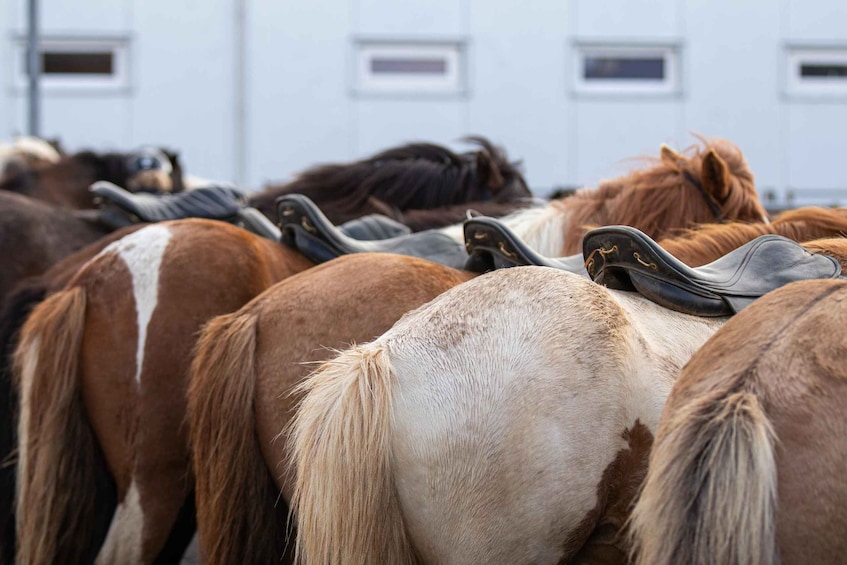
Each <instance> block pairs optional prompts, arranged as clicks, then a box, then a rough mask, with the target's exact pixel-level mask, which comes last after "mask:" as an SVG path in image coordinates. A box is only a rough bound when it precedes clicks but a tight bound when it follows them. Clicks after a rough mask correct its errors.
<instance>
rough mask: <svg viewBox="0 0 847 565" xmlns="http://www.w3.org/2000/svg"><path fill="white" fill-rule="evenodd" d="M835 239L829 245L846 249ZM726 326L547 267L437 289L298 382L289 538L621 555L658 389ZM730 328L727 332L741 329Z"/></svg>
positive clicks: (494, 554) (448, 556) (421, 551)
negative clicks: (293, 531)
mask: <svg viewBox="0 0 847 565" xmlns="http://www.w3.org/2000/svg"><path fill="white" fill-rule="evenodd" d="M838 243H839V245H838V249H831V250H830V251H831V252H832V253H839V252H843V251H845V250H847V246H844V245H843V240H841V241H839V242H838ZM839 259H840V260H841V262H842V264H843V263H844V260H845V259H847V256H841V257H839ZM292 280H293V279H292ZM283 284H285V283H283ZM302 298H303V297H301V299H302ZM262 313H263V314H264V312H262ZM259 321H260V322H261V318H260V320H259ZM722 323H723V320H721V319H714V318H708V319H707V318H695V317H691V316H686V315H683V314H679V313H676V312H673V311H670V310H667V309H664V308H661V307H659V306H658V305H656V304H653V303H652V302H649V301H646V300H645V299H643V298H642V297H640V296H638V295H636V294H634V293H625V292H619V291H612V290H608V289H606V288H604V287H601V286H599V285H596V284H593V283H591V282H589V281H586V280H585V279H584V278H580V277H578V276H574V275H571V274H570V273H563V272H560V271H555V270H552V269H538V268H535V269H533V268H516V269H504V270H500V271H495V272H492V273H489V274H488V275H485V276H482V277H479V278H477V279H474V280H472V281H469V282H467V283H465V284H462V285H459V286H458V287H455V288H453V289H451V290H449V291H447V292H445V293H444V294H442V295H440V296H439V297H437V298H436V299H435V300H433V301H431V302H430V303H429V304H427V305H425V306H423V307H421V308H419V309H418V310H415V311H413V312H411V313H409V314H407V315H405V316H404V317H403V318H402V319H401V320H400V321H399V322H398V323H397V324H395V325H394V326H393V327H392V328H391V330H389V331H388V332H386V333H384V334H383V335H382V336H380V337H379V338H378V339H377V340H376V341H374V342H372V343H370V344H366V345H364V346H361V347H353V348H352V349H350V350H349V351H346V352H344V353H342V354H341V355H339V356H338V357H337V358H336V359H333V360H332V361H330V362H328V363H326V364H325V365H324V366H323V367H322V368H321V369H320V370H319V371H318V372H316V373H315V374H314V375H313V376H312V377H311V378H310V379H309V380H308V381H307V382H306V383H305V386H301V387H298V389H295V392H296V393H298V394H303V393H305V394H306V396H305V398H304V399H303V400H302V402H301V403H300V404H299V406H298V409H297V414H296V417H295V421H294V425H293V427H292V447H291V449H293V451H292V455H293V458H294V462H295V463H296V481H297V482H296V489H295V491H294V495H293V497H294V498H293V500H294V509H293V510H294V513H295V515H296V517H297V523H298V532H297V551H298V553H300V555H301V556H305V558H306V560H307V561H308V562H319V563H348V562H350V563H365V562H374V563H382V562H388V563H412V562H423V563H443V562H451V563H482V562H508V563H516V562H521V563H523V562H534V563H557V562H558V563H561V562H592V563H625V562H626V560H627V552H628V547H627V546H626V544H625V540H624V539H623V538H622V536H621V535H620V531H621V528H622V527H623V525H624V523H625V522H626V520H627V517H628V513H629V508H630V505H631V503H632V501H633V498H634V495H635V493H636V492H637V490H638V487H639V484H640V482H641V479H642V477H643V475H644V473H645V472H646V463H647V456H648V453H649V448H650V444H651V442H652V434H653V432H654V430H655V427H656V424H657V422H658V419H659V411H660V410H661V406H662V403H663V401H664V399H665V397H666V396H667V394H668V392H669V391H670V388H671V386H672V383H673V381H674V380H675V378H676V375H677V372H678V371H679V369H680V368H681V366H682V365H683V364H684V363H685V362H686V361H687V359H688V358H690V356H691V355H693V353H694V352H695V351H696V349H697V348H698V347H699V346H700V345H702V343H704V342H705V341H706V339H707V338H708V337H709V336H710V335H711V334H712V333H714V331H715V330H717V329H718V328H719V327H720V326H721V325H722ZM759 323H760V324H761V323H764V322H763V321H762V320H760V322H759ZM808 331H809V330H808V329H807V332H808ZM252 334H253V335H255V336H256V337H255V338H254V339H255V341H256V343H257V347H258V348H260V349H261V350H263V351H272V350H273V348H274V347H275V346H276V347H278V346H280V345H281V344H282V343H285V341H286V338H288V337H289V336H290V335H291V332H289V333H288V334H285V335H283V336H282V339H280V340H279V341H275V343H273V344H263V341H264V340H267V339H268V338H266V337H264V336H263V335H262V333H261V332H260V331H259V330H258V328H255V327H254V328H252ZM278 335H279V334H277V336H278ZM275 337H276V336H275ZM235 338H236V339H240V336H239V335H236V336H235ZM734 338H735V341H734V342H732V341H729V342H728V343H729V344H730V345H728V347H731V344H732V343H736V344H737V343H738V341H739V340H743V339H744V336H743V334H738V335H735V336H734ZM271 339H273V338H271ZM240 344H241V347H242V349H243V350H247V351H249V350H250V349H251V344H250V343H249V341H248V342H247V343H245V342H244V341H243V339H242V340H240ZM218 347H222V346H221V344H218ZM274 354H277V353H276V352H274ZM277 355H278V354H277ZM218 359H219V360H220V361H221V362H226V363H228V364H234V361H233V360H230V359H227V358H226V356H225V354H219V355H218ZM276 360H277V362H280V359H279V358H277V359H276ZM265 361H266V360H264V359H259V358H257V359H253V360H249V361H248V364H247V368H257V369H258V368H260V367H262V365H263V363H264V362H265ZM278 392H279V391H277V393H278ZM694 428H695V430H699V428H698V427H697V426H696V425H695V426H694ZM696 434H697V431H695V432H694V435H695V436H696ZM689 441H692V440H689ZM746 476H749V475H744V474H743V473H741V474H740V477H746ZM740 477H739V482H729V483H727V482H726V481H723V482H721V483H720V484H724V485H729V484H731V485H732V486H733V487H735V486H736V485H737V484H740ZM700 480H702V479H694V481H693V482H694V483H696V482H698V481H700ZM745 482H746V480H745ZM198 485H199V480H198ZM659 488H661V489H667V486H666V485H662V484H660V485H659ZM283 492H284V493H286V490H285V489H284V490H283ZM687 492H689V491H681V492H680V493H678V494H679V500H680V502H679V504H678V506H680V507H684V506H685V505H686V504H687V503H688V501H689V500H690V497H689V496H688V494H687ZM215 494H216V495H220V494H221V493H215ZM824 496H825V495H824ZM201 497H202V493H200V492H199V490H198V501H199V499H200V498H201ZM729 498H732V497H727V500H728V499H729ZM745 503H746V501H739V500H738V499H737V498H735V499H732V501H731V502H730V504H731V505H732V506H733V507H734V508H739V507H741V506H743V505H744V504H745ZM711 515H713V516H714V518H715V520H717V521H720V520H722V515H721V514H720V513H716V512H714V511H713V512H712V513H711ZM675 519H676V520H684V519H685V517H684V516H679V515H677V516H675ZM678 524H679V522H674V525H678ZM668 527H669V528H670V527H673V526H672V525H671V524H670V523H668ZM721 531H724V530H721ZM201 532H202V527H201ZM660 532H661V530H651V533H652V534H653V535H654V536H657V537H659V538H660V539H661V535H663V532H662V533H661V534H660ZM738 533H739V535H742V536H744V535H748V534H749V531H748V530H743V531H739V532H738ZM715 539H716V540H719V541H722V539H719V538H718V536H716V537H715ZM839 541H840V540H839ZM658 543H661V541H659V542H658ZM683 543H684V542H683ZM673 557H677V556H673ZM646 562H650V563H652V562H653V561H650V560H647V561H645V563H646ZM668 562H674V563H676V562H684V563H688V562H690V561H688V560H683V561H676V560H674V559H671V560H670V561H668ZM711 562H721V563H723V562H725V561H723V560H717V561H711ZM740 562H744V563H750V562H757V561H749V560H745V561H740Z"/></svg>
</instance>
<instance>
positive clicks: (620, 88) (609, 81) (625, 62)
mask: <svg viewBox="0 0 847 565" xmlns="http://www.w3.org/2000/svg"><path fill="white" fill-rule="evenodd" d="M678 59H679V58H678V53H677V48H676V47H675V46H674V45H665V46H655V47H654V46H645V45H601V44H584V45H577V46H576V48H575V49H574V70H575V72H574V91H575V92H577V93H591V94H595V93H597V94H651V93H653V94H662V93H673V92H677V91H678V90H679V84H678V74H679V73H678V69H677V67H678Z"/></svg>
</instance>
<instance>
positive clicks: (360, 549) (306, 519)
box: [290, 344, 415, 564]
mask: <svg viewBox="0 0 847 565" xmlns="http://www.w3.org/2000/svg"><path fill="white" fill-rule="evenodd" d="M394 380H395V379H394V371H393V369H392V367H391V364H390V361H389V358H388V352H387V351H386V350H385V349H384V348H382V347H380V346H379V345H374V344H371V345H367V346H364V347H353V348H352V349H350V350H348V351H346V352H344V353H341V354H340V355H339V356H338V357H337V358H336V359H334V360H332V361H329V362H327V363H325V364H324V365H323V366H322V367H321V368H320V369H319V370H318V371H317V372H316V373H315V374H314V375H312V376H311V377H310V378H309V379H307V380H306V381H305V382H304V383H303V384H301V385H300V387H298V391H299V392H303V393H306V396H305V398H304V399H303V401H302V403H301V405H300V408H299V409H298V411H297V415H296V416H295V418H294V421H293V424H292V430H291V438H290V441H291V444H290V445H291V451H292V453H293V457H294V460H295V462H296V469H297V483H296V489H295V493H294V500H293V502H292V508H293V510H294V513H295V515H296V517H297V557H298V559H299V560H300V561H303V560H305V561H307V562H309V563H354V564H364V563H395V564H403V563H414V562H415V557H414V551H413V548H412V547H411V545H410V542H409V540H408V538H407V536H406V532H405V528H404V525H403V517H402V514H401V511H400V505H399V501H398V500H397V496H396V491H395V486H394V481H393V478H392V476H391V437H390V436H391V411H392V406H391V405H392V403H391V397H392V385H393V383H394Z"/></svg>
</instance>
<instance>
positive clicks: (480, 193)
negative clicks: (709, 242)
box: [251, 137, 532, 223]
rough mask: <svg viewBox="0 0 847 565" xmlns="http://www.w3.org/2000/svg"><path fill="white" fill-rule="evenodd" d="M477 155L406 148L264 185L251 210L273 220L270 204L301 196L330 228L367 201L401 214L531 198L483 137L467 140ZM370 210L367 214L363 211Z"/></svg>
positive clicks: (516, 170) (514, 167) (515, 167)
mask: <svg viewBox="0 0 847 565" xmlns="http://www.w3.org/2000/svg"><path fill="white" fill-rule="evenodd" d="M464 141H466V142H468V143H470V144H473V145H475V146H476V150H474V151H469V152H466V153H462V154H458V153H454V152H453V151H451V150H449V149H447V148H446V147H443V146H440V145H435V144H432V143H409V144H406V145H402V146H399V147H394V148H390V149H387V150H385V151H382V152H380V153H377V154H376V155H373V156H371V157H368V158H366V159H362V160H359V161H355V162H352V163H344V164H324V165H318V166H315V167H312V168H310V169H307V170H306V171H304V172H302V173H301V174H299V175H298V176H297V177H296V178H295V179H294V180H292V181H291V182H289V183H287V184H284V185H268V186H267V187H266V189H265V191H264V192H263V193H262V194H257V195H254V196H253V197H251V205H253V206H256V207H258V208H259V209H260V210H262V211H263V212H265V213H266V214H267V213H268V211H269V210H271V216H270V217H275V213H274V212H273V211H272V205H273V202H274V201H275V200H276V198H278V197H279V196H282V195H284V194H295V193H297V194H304V195H306V196H308V197H309V198H310V199H312V200H313V201H314V202H315V203H317V204H318V206H320V207H321V209H322V210H324V212H325V213H326V214H327V216H328V217H329V218H330V219H331V220H333V222H335V223H341V222H340V221H338V220H340V219H341V218H340V216H343V217H344V218H345V219H350V218H352V217H358V216H359V215H360V214H361V213H362V212H361V211H362V208H363V207H365V206H367V205H368V199H369V198H376V199H378V200H379V201H381V202H383V203H385V204H386V205H388V206H391V207H394V208H397V209H398V210H400V211H406V210H417V209H428V208H438V207H441V206H449V205H452V204H461V203H463V202H474V201H486V200H494V201H500V202H505V201H513V200H515V199H519V198H529V197H531V196H532V195H531V193H530V191H529V189H528V188H527V185H526V181H525V180H524V178H523V175H522V173H521V170H520V164H519V163H516V162H510V161H509V159H508V157H507V155H506V152H505V150H503V149H502V148H499V147H496V146H494V145H493V144H492V143H491V142H490V141H489V140H487V139H485V138H483V137H466V138H464ZM368 211H370V210H368Z"/></svg>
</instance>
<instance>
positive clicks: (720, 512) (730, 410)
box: [630, 390, 779, 565]
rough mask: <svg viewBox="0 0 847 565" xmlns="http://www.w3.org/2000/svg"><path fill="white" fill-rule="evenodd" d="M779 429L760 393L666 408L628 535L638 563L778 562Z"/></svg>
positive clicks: (736, 393)
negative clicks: (776, 448)
mask: <svg viewBox="0 0 847 565" xmlns="http://www.w3.org/2000/svg"><path fill="white" fill-rule="evenodd" d="M776 481H777V477H776V462H775V459H774V434H773V429H772V427H771V424H770V422H769V420H768V419H767V416H766V414H765V413H764V410H763V409H762V406H761V405H760V403H759V400H758V399H757V397H756V396H755V395H754V394H753V393H751V392H749V391H743V390H742V391H738V390H736V391H721V392H720V393H718V395H717V396H716V395H715V394H710V395H704V396H701V397H699V398H697V399H696V401H694V402H691V403H688V404H685V405H682V406H677V407H675V408H674V409H672V410H669V409H666V410H665V414H663V422H662V424H661V427H660V430H659V434H658V437H657V439H656V442H655V444H654V445H653V451H652V453H651V454H650V463H649V467H648V472H647V479H646V481H645V484H644V488H643V490H642V492H641V494H640V497H639V500H638V502H637V504H636V505H635V509H634V511H633V514H632V517H631V522H630V535H631V539H632V542H633V551H634V552H635V555H636V556H637V560H636V563H638V564H640V565H646V564H650V565H670V564H674V563H686V564H689V565H706V564H711V563H722V564H724V565H742V564H750V563H756V564H763V565H772V564H776V563H778V562H779V557H778V551H777V545H776V537H775V536H776V534H775V532H776V521H775V511H776V489H777V482H776Z"/></svg>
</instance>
